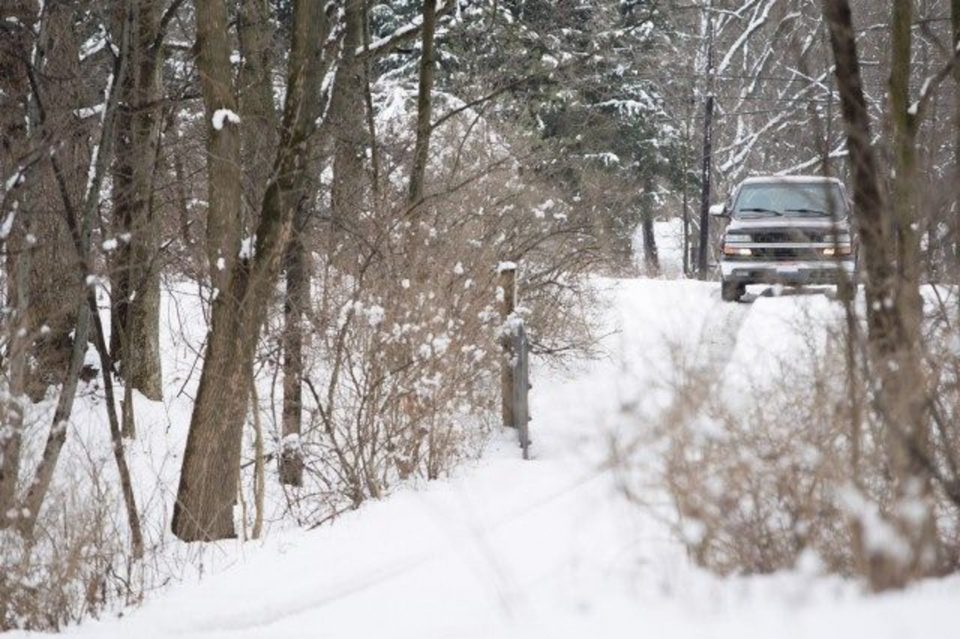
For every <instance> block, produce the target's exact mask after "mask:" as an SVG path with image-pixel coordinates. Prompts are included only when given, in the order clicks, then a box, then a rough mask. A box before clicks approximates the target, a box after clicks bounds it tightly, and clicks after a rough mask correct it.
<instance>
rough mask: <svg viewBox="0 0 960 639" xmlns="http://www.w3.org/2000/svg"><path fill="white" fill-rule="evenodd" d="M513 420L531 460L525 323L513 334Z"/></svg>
mask: <svg viewBox="0 0 960 639" xmlns="http://www.w3.org/2000/svg"><path fill="white" fill-rule="evenodd" d="M513 340H514V347H513V353H514V355H513V359H514V371H513V420H514V426H516V428H517V434H518V435H519V436H520V448H522V449H523V458H524V459H530V452H529V449H530V428H529V427H530V404H529V403H528V400H529V396H530V369H529V360H528V350H529V349H528V344H527V331H526V329H524V327H523V322H517V324H516V327H515V330H514V333H513Z"/></svg>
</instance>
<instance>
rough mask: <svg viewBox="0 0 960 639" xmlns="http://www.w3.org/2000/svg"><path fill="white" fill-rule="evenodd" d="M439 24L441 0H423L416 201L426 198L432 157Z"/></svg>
mask: <svg viewBox="0 0 960 639" xmlns="http://www.w3.org/2000/svg"><path fill="white" fill-rule="evenodd" d="M436 26H437V0H423V27H422V30H421V40H420V42H421V44H420V80H419V87H418V89H417V140H416V143H415V146H414V149H413V166H412V167H411V169H410V189H409V199H410V202H411V203H412V204H416V203H417V202H419V201H420V200H421V199H422V198H423V185H424V179H425V176H426V172H427V162H428V161H429V157H430V134H431V133H432V130H433V126H432V121H431V120H432V118H433V101H432V94H433V75H434V66H435V61H434V54H433V45H434V43H433V34H434V32H435V31H436Z"/></svg>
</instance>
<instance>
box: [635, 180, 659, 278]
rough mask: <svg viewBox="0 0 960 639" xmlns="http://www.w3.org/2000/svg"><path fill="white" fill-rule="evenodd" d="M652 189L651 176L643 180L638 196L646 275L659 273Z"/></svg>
mask: <svg viewBox="0 0 960 639" xmlns="http://www.w3.org/2000/svg"><path fill="white" fill-rule="evenodd" d="M653 189H654V183H653V179H652V178H651V177H649V176H648V177H647V178H646V179H645V180H644V188H643V194H642V195H641V196H640V215H641V220H640V224H641V227H642V234H643V263H644V266H645V267H646V271H647V275H652V276H657V275H659V274H660V259H659V258H658V256H657V238H656V237H655V236H654V232H653Z"/></svg>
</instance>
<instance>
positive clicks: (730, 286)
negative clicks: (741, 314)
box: [720, 281, 747, 302]
mask: <svg viewBox="0 0 960 639" xmlns="http://www.w3.org/2000/svg"><path fill="white" fill-rule="evenodd" d="M746 292H747V287H746V285H744V284H740V283H739V282H724V281H721V282H720V298H721V299H722V300H723V301H724V302H739V301H740V297H741V296H742V295H743V294H744V293H746Z"/></svg>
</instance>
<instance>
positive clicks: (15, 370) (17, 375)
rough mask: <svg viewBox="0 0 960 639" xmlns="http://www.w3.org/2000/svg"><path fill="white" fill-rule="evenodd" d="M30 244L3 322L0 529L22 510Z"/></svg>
mask: <svg viewBox="0 0 960 639" xmlns="http://www.w3.org/2000/svg"><path fill="white" fill-rule="evenodd" d="M19 226H21V227H22V235H23V236H24V237H26V236H29V234H30V218H29V216H28V215H22V216H21V217H20V221H19ZM32 253H33V247H32V246H31V245H30V243H29V241H28V242H25V244H24V249H23V250H22V251H21V252H20V255H19V260H18V262H19V263H18V265H17V271H16V283H15V285H14V286H15V291H16V298H15V302H14V309H15V313H14V315H13V320H14V321H10V322H8V324H7V327H8V328H9V332H10V334H9V335H8V340H9V341H8V343H9V345H10V346H9V350H8V351H7V353H6V356H5V358H6V359H7V361H8V362H9V364H8V365H9V376H10V377H9V381H8V384H9V397H8V398H7V399H5V400H4V405H3V406H2V409H3V411H2V414H3V421H2V422H0V424H2V430H0V453H2V455H3V457H0V529H3V528H6V527H7V526H9V525H10V524H12V523H14V520H16V519H18V518H20V517H23V516H24V513H23V512H22V511H21V510H20V509H18V508H14V505H15V504H16V501H17V483H18V480H19V478H20V447H21V442H22V437H23V414H24V403H25V402H28V401H29V399H28V398H27V396H26V373H27V355H28V352H29V345H30V337H29V336H30V332H29V321H30V320H29V317H28V312H29V308H30V257H31V255H32ZM11 515H12V516H11Z"/></svg>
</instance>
